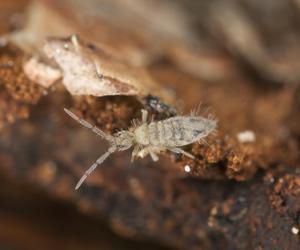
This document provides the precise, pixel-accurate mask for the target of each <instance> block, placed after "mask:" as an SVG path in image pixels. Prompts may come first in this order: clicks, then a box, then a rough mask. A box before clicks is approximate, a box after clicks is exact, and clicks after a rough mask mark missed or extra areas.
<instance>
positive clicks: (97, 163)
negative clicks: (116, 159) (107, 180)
mask: <svg viewBox="0 0 300 250" xmlns="http://www.w3.org/2000/svg"><path fill="white" fill-rule="evenodd" d="M115 151H116V148H115V147H111V148H109V149H108V151H107V152H105V153H104V154H103V155H101V156H100V157H99V158H98V159H97V161H95V163H94V164H93V165H92V166H91V167H90V168H89V169H88V170H87V171H85V173H84V175H83V176H82V177H81V178H80V180H79V181H78V182H77V184H76V187H75V190H77V189H78V188H79V187H80V186H81V184H82V183H83V182H84V181H85V179H86V178H87V177H88V176H89V175H90V174H91V173H92V172H93V171H94V170H95V169H96V168H97V167H98V165H100V164H101V163H102V162H104V160H105V159H106V158H107V157H108V156H109V155H110V154H112V153H113V152H115Z"/></svg>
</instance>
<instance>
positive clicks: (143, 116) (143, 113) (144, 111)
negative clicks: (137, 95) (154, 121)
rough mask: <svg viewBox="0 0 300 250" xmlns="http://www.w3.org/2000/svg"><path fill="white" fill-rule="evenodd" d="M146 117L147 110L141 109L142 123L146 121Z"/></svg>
mask: <svg viewBox="0 0 300 250" xmlns="http://www.w3.org/2000/svg"><path fill="white" fill-rule="evenodd" d="M147 119H148V111H147V110H146V109H142V123H147Z"/></svg>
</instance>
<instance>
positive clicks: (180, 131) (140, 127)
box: [64, 109, 217, 190]
mask: <svg viewBox="0 0 300 250" xmlns="http://www.w3.org/2000/svg"><path fill="white" fill-rule="evenodd" d="M64 110H65V112H66V113H67V114H68V115H70V116H71V117H72V118H73V119H74V120H76V121H77V122H79V123H80V124H81V125H83V126H85V127H87V128H89V129H91V130H92V131H93V132H94V133H96V134H97V135H99V136H100V137H102V138H104V139H105V140H107V141H108V142H109V144H110V147H109V149H108V150H107V152H105V153H104V154H103V155H102V156H100V157H99V158H98V159H97V161H96V162H95V163H94V164H93V165H92V166H91V167H90V168H89V169H88V170H87V171H86V172H85V173H84V175H83V176H82V177H81V179H80V180H79V182H78V183H77V185H76V187H75V189H76V190H77V189H78V188H79V187H80V186H81V184H82V183H83V182H84V181H85V179H86V178H87V177H88V176H89V175H90V174H91V173H92V172H93V171H94V170H95V169H96V167H97V166H98V165H100V164H101V163H102V162H103V161H104V160H105V159H106V158H107V157H108V156H109V155H110V154H112V153H114V152H116V151H124V150H127V149H129V148H130V147H132V146H133V147H134V149H133V152H132V156H131V161H133V160H134V159H135V158H136V157H137V156H138V157H141V158H143V157H145V156H146V155H148V154H150V156H151V158H152V160H153V161H157V160H158V156H157V153H160V152H161V151H165V150H169V151H171V152H174V153H177V154H183V155H186V156H188V157H190V158H192V159H194V158H195V157H194V156H193V155H191V154H190V153H188V152H186V151H184V150H182V149H181V148H179V147H181V146H185V145H188V144H191V143H194V142H197V141H198V142H203V140H204V139H203V138H204V137H206V136H207V135H208V134H209V133H211V132H213V131H215V130H216V128H217V122H216V121H215V120H214V119H210V118H204V117H201V116H196V115H191V116H175V117H171V118H168V119H165V120H162V121H152V122H150V123H147V118H148V112H147V111H146V110H144V109H143V110H142V121H141V122H140V121H136V120H134V121H133V127H132V128H130V129H129V130H122V131H120V132H117V133H116V134H114V135H113V136H112V135H109V134H106V133H104V132H103V131H101V130H100V129H99V128H97V127H96V126H93V125H91V124H90V123H88V122H87V121H85V120H83V119H80V118H78V117H77V116H76V115H75V114H74V113H72V112H71V111H69V110H67V109H64Z"/></svg>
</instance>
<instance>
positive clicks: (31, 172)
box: [0, 0, 300, 249]
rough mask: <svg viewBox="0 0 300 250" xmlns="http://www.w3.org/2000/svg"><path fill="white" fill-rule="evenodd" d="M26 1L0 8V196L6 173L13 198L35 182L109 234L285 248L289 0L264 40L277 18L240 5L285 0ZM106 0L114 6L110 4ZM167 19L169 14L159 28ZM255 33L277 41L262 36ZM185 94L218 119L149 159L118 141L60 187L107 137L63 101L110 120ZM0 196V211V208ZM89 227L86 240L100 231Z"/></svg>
mask: <svg viewBox="0 0 300 250" xmlns="http://www.w3.org/2000/svg"><path fill="white" fill-rule="evenodd" d="M19 2H20V3H19ZM25 2H26V1H25V0H24V2H22V3H21V0H20V1H18V0H14V1H12V3H15V4H16V5H17V6H19V7H14V8H15V10H16V13H19V15H20V16H19V17H18V18H16V19H14V22H17V23H14V25H13V27H11V26H10V25H9V23H10V22H8V21H7V15H4V16H6V18H5V21H6V23H7V25H6V26H5V27H2V26H3V25H4V24H3V23H1V25H0V29H1V32H2V34H4V33H6V35H5V36H4V39H1V44H0V46H1V47H0V96H1V98H0V100H1V101H0V110H1V112H0V113H1V114H0V172H1V176H3V177H5V178H7V181H8V182H10V183H12V185H7V184H4V185H5V187H6V186H7V190H6V188H2V189H1V192H2V195H1V197H6V201H7V200H9V199H8V197H10V194H12V193H14V192H11V191H12V190H13V189H14V188H13V187H12V186H17V187H20V186H22V185H25V186H26V187H27V188H26V187H24V189H23V188H17V189H18V192H20V193H21V194H20V195H22V196H23V197H24V200H23V199H19V198H16V197H11V199H12V200H13V199H14V200H21V201H24V204H26V200H27V201H28V200H30V204H35V202H36V201H35V200H36V194H32V193H31V192H28V190H29V189H30V190H36V189H39V190H42V192H43V195H42V196H41V198H40V199H38V200H42V199H43V196H49V197H52V198H53V199H55V202H68V204H69V206H70V208H66V209H64V210H63V211H62V213H63V214H67V213H68V211H71V210H72V209H73V210H75V209H77V210H78V211H79V212H78V213H76V214H77V215H76V216H75V215H74V216H75V217H76V218H79V217H80V220H82V221H84V223H83V224H80V225H81V226H82V227H84V232H92V231H93V229H94V228H95V227H97V226H101V225H102V224H101V223H99V221H98V219H99V218H101V219H104V221H105V223H106V224H107V225H109V226H110V227H111V228H112V229H113V230H114V231H115V232H117V233H118V234H120V235H122V236H125V237H128V238H131V239H133V240H137V239H141V238H143V239H147V240H151V241H152V242H156V243H159V244H163V245H167V246H168V247H170V248H172V249H173V248H181V249H276V248H280V249H281V248H287V249H298V247H299V239H300V238H299V228H300V221H299V211H300V207H299V199H300V196H299V195H300V191H299V190H300V181H299V180H300V176H299V163H300V158H299V148H300V145H299V135H300V132H299V117H300V116H299V106H300V105H299V103H300V102H299V85H298V84H297V83H294V81H297V79H298V77H299V70H298V63H296V64H294V63H293V62H294V61H293V57H291V55H292V54H294V55H295V58H296V57H297V53H296V51H297V46H291V47H289V46H285V45H286V44H292V43H293V42H292V41H298V40H297V39H298V38H297V34H298V33H297V32H298V31H295V33H294V34H293V35H291V36H288V34H291V33H289V32H290V31H292V30H293V29H294V26H293V25H291V23H292V20H294V17H298V14H296V13H295V16H294V17H289V18H288V19H286V20H287V22H286V23H287V26H288V27H289V29H288V30H289V31H286V32H285V33H284V34H285V35H283V36H282V37H281V38H280V39H278V41H277V40H274V34H276V33H277V32H278V31H279V30H280V29H281V28H282V27H283V26H280V25H279V26H272V25H271V24H270V23H269V22H266V21H263V20H264V18H263V17H261V16H259V17H258V18H256V19H255V18H249V16H248V15H247V14H246V13H248V14H249V15H250V16H251V15H253V13H254V12H255V11H253V10H256V9H262V10H264V9H265V7H266V6H267V7H270V6H271V7H272V6H273V7H272V8H271V9H270V11H269V12H268V13H269V14H268V15H270V16H272V15H273V16H276V13H278V12H277V11H278V10H280V9H282V10H284V11H283V17H284V16H287V13H288V12H287V11H286V10H287V9H289V8H290V7H287V5H286V4H285V3H282V6H281V7H280V5H276V4H274V1H267V2H266V3H261V4H255V3H256V1H248V2H247V4H245V3H244V5H243V4H241V3H242V2H243V1H242V0H241V1H235V3H233V2H231V1H223V2H222V5H221V3H216V1H211V2H209V3H208V2H207V3H204V2H203V3H201V2H199V1H189V2H182V1H155V3H156V4H157V5H158V6H161V10H162V12H161V13H160V14H159V15H158V16H156V15H155V12H153V11H152V12H151V14H149V13H148V12H147V10H149V9H151V8H153V6H152V7H151V5H149V4H150V2H149V1H147V0H144V1H132V2H131V1H130V3H129V1H122V3H121V2H119V1H105V0H102V1H96V2H95V1H92V0H90V1H85V2H84V3H82V1H78V2H77V1H73V3H72V1H58V0H57V1H56V0H54V1H53V0H52V1H50V0H43V1H39V2H35V3H33V4H32V3H29V2H28V3H26V4H25ZM174 2H176V4H177V5H176V7H175V5H174V7H172V8H169V7H168V6H173V4H174ZM287 2H288V3H291V2H290V1H287ZM17 3H19V4H20V5H18V4H17ZM1 4H3V3H2V2H1V3H0V12H1V6H2V5H1ZM160 4H161V5H160ZM25 6H27V7H28V10H29V12H28V13H29V15H27V14H25V13H26V11H25ZM96 6H97V8H96ZM99 6H100V7H102V8H103V9H102V8H101V10H100V11H97V10H98V8H99ZM199 6H200V7H201V8H200V7H199ZM220 6H224V8H220ZM251 6H252V7H251ZM295 6H296V4H295ZM113 7H115V10H116V13H118V14H116V13H115V14H116V15H111V13H112V12H110V11H109V10H111V9H114V8H113ZM250 7H251V8H250ZM5 8H7V7H5ZM5 8H3V9H5ZM157 8H158V7H157ZM104 10H107V11H104ZM171 10H174V12H173V11H171ZM222 10H224V13H223V14H224V15H222ZM268 10H269V9H268ZM296 10H297V9H295V12H296ZM126 11H127V12H126ZM199 11H202V12H204V13H205V14H206V15H203V16H202V15H201V16H200V15H199V14H197V13H198V12H199ZM9 13H12V11H10V12H9ZM76 13H77V14H76ZM126 13H127V14H126ZM128 13H129V14H128ZM257 13H258V12H257ZM262 13H265V12H263V11H262ZM297 13H298V12H297ZM257 15H258V14H257ZM143 16H144V18H142V17H143ZM273 16H272V17H273ZM54 17H55V18H54ZM137 17H139V18H137ZM155 17H156V18H157V19H155ZM167 17H168V20H169V23H166V24H165V25H162V27H161V28H160V27H159V25H158V24H159V23H160V22H163V21H166V19H164V18H167ZM151 18H152V19H153V20H151ZM203 18H205V20H203ZM220 18H221V19H220ZM222 18H223V19H224V18H225V19H224V20H223V19H222ZM18 20H22V21H19V23H18ZM23 20H26V21H24V23H23ZM51 20H52V21H53V22H52V21H51ZM172 20H173V21H172ZM222 20H223V21H224V22H223V21H222ZM272 20H274V22H275V23H277V24H282V20H283V19H282V18H279V19H272ZM135 22H138V24H137V25H136V26H135V25H134V23H135ZM176 23H180V24H181V25H178V26H176V27H175V28H172V27H173V25H172V24H176ZM227 24H228V25H227ZM259 24H260V25H259ZM47 27H48V28H47ZM145 27H146V28H145ZM151 27H152V28H151ZM186 27H188V28H187V29H185V28H186ZM271 27H273V28H274V29H273V30H272V29H271ZM22 28H23V29H22ZM182 29H185V30H184V31H183V30H182ZM264 29H265V30H266V32H263V30H264ZM91 30H92V31H95V32H91ZM8 31H12V32H13V33H10V34H7V32H8ZM238 31H240V32H238ZM178 32H179V33H178ZM181 32H182V33H181ZM236 33H238V34H239V36H235V35H236ZM74 34H78V36H77V39H76V36H74ZM260 34H261V35H260ZM268 34H269V35H268ZM48 36H49V37H48ZM47 37H48V40H47V39H46V38H47ZM223 37H225V39H221V38H223ZM268 37H269V38H270V40H268V43H271V44H272V46H271V47H272V48H273V49H274V51H277V53H276V55H275V54H272V51H270V50H268V49H266V47H267V45H266V44H267V42H266V41H267V38H268ZM285 37H286V40H285V39H284V38H285ZM288 38H289V39H288ZM45 42H46V43H45ZM272 42H273V43H272ZM252 45H253V46H252ZM281 45H282V47H281ZM280 48H281V49H280ZM282 48H286V52H287V54H285V53H284V51H285V49H282ZM284 55H287V57H284ZM276 57H277V58H279V60H278V61H276V60H274V58H276ZM269 62H270V63H269ZM278 65H279V66H278ZM280 65H281V66H282V65H284V67H283V66H282V67H281V66H280ZM249 66H250V69H251V70H250V71H249ZM205 67H206V70H205V69H204V68H205ZM245 69H248V70H246V71H245ZM214 72H215V74H214ZM258 79H259V80H258ZM262 79H264V80H263V83H266V82H268V83H280V84H277V85H276V84H270V85H268V84H261V83H262ZM264 81H265V82H264ZM283 81H286V84H283ZM61 83H62V84H61ZM74 94H76V95H74ZM199 103H202V104H203V106H208V107H210V111H209V112H211V113H213V114H214V115H215V117H217V119H218V127H219V129H218V133H217V134H216V135H213V136H211V137H209V138H208V140H207V143H206V144H201V145H199V144H197V143H195V144H192V145H187V146H186V147H184V148H183V149H184V150H185V151H186V152H188V153H189V154H192V155H194V156H195V159H189V158H188V157H186V156H178V155H177V154H173V153H170V152H165V153H164V154H163V155H162V157H161V158H160V160H159V161H158V162H155V163H153V162H152V161H151V160H149V159H148V158H144V159H138V160H136V161H135V162H133V163H130V154H129V153H126V152H118V153H116V154H115V155H114V157H113V158H110V159H107V160H106V161H105V162H104V163H103V164H102V165H101V166H100V167H99V168H98V169H97V170H96V171H95V172H94V174H93V175H92V176H90V178H88V179H87V180H86V185H84V186H82V188H81V189H79V190H78V191H76V192H75V191H74V186H75V185H76V182H77V181H78V178H80V176H81V175H82V172H84V170H85V168H86V166H89V164H91V163H92V162H93V160H94V159H95V158H96V157H97V156H98V155H99V154H101V153H103V152H105V149H106V148H107V147H106V145H105V142H102V141H99V138H95V137H93V135H91V134H90V133H88V132H86V131H85V130H84V129H82V128H81V127H79V126H76V125H74V123H73V122H72V121H70V119H68V117H67V116H66V115H65V113H64V112H63V108H65V107H67V108H70V109H71V110H72V111H74V112H75V113H76V115H78V116H80V117H82V118H83V119H85V120H87V121H88V122H90V123H92V124H95V125H97V126H98V127H99V129H101V130H102V131H104V132H105V133H107V134H114V133H116V132H117V131H119V130H122V129H127V128H128V127H130V125H131V124H130V123H131V121H132V120H133V119H137V118H139V117H140V110H141V109H146V110H148V112H149V113H150V116H153V119H154V120H155V121H156V120H164V119H168V118H170V117H173V116H179V115H181V113H182V112H181V111H179V110H183V113H184V114H186V113H187V112H188V111H189V110H191V108H193V107H195V106H197V105H198V104H199ZM7 181H6V182H5V183H8V182H7ZM22 187H23V186H22ZM25 194H28V195H27V196H26V195H25ZM29 197H31V198H29ZM38 197H40V196H38ZM58 200H59V201H58ZM49 203H52V201H49ZM36 204H37V207H38V206H39V204H38V203H36ZM55 204H56V203H55ZM12 206H13V207H14V205H12ZM3 207H4V205H0V216H1V214H2V216H5V215H7V212H5V211H6V210H5V209H3ZM35 209H37V208H36V207H34V209H33V211H35ZM46 209H47V208H46ZM50 210H51V208H49V211H50ZM1 211H2V212H1ZM3 211H4V212H3ZM79 214H81V215H79ZM31 216H32V214H31ZM44 216H50V213H49V214H47V213H45V214H44ZM81 216H82V217H81ZM54 217H55V216H54ZM83 217H84V218H83ZM86 217H89V218H91V219H87V218H86ZM18 218H20V220H21V216H20V217H18ZM29 218H30V217H29ZM55 219H56V218H53V221H56V220H55ZM1 221H2V222H3V221H4V223H5V224H4V226H3V225H2V224H1V226H0V232H1V233H0V239H1V236H2V235H5V236H7V238H9V237H12V238H11V240H6V241H7V242H8V243H11V244H12V242H18V244H17V245H18V246H19V245H22V244H21V243H19V242H26V243H27V244H29V245H30V246H33V245H32V244H31V243H30V242H31V241H30V237H32V235H36V234H33V233H32V234H31V233H30V232H33V231H31V230H29V231H28V232H29V233H28V234H26V239H25V237H23V238H20V236H19V235H17V234H16V233H14V230H8V229H9V228H14V227H15V225H23V224H22V223H16V224H14V227H9V225H12V224H9V223H10V222H9V221H8V220H7V219H6V220H1ZM24 221H26V220H24ZM91 221H93V222H91ZM24 223H25V222H24ZM31 223H35V222H34V220H33V221H31ZM44 223H45V224H43V225H48V224H47V223H46V222H44ZM93 223H94V224H93ZM92 224H93V226H92V227H89V225H92ZM27 225H32V224H30V223H28V224H27ZM59 225H60V224H59ZM30 228H31V227H30ZM74 228H76V226H74ZM93 232H94V231H93ZM58 234H59V232H58ZM51 235H52V234H51ZM76 235H78V234H76ZM83 235H86V234H83ZM18 237H19V238H18ZM51 237H53V239H52V240H49V241H47V240H45V241H47V242H51V244H53V246H56V247H57V244H56V243H57V242H62V241H63V242H65V239H67V238H68V237H67V236H65V235H64V236H61V235H60V237H59V239H60V240H59V241H57V238H56V237H58V236H53V235H52V236H51ZM78 237H80V236H78ZM38 238H39V239H40V238H43V237H42V236H41V237H38ZM45 239H48V238H47V237H45ZM68 239H69V238H68ZM89 239H91V238H89ZM6 241H5V242H6ZM70 241H71V242H73V243H74V242H76V244H75V243H74V246H76V247H77V248H73V249H86V248H85V247H84V246H83V244H82V242H85V239H81V238H80V239H79V238H78V239H77V240H76V241H72V240H70ZM88 241H89V244H90V245H88V246H90V247H91V249H93V248H99V247H100V245H99V244H100V243H99V242H98V241H97V242H95V243H93V240H88ZM1 242H2V241H1ZM41 242H42V241H39V242H38V243H39V244H42V243H41ZM77 243H78V244H77ZM51 244H49V245H51ZM103 244H104V245H103V247H104V248H105V249H109V248H108V247H110V246H108V245H109V243H108V242H106V243H103ZM124 244H125V243H124ZM141 244H143V243H141ZM144 245H145V246H147V245H148V244H146V243H144V244H143V246H142V248H144ZM9 246H10V245H9ZM37 246H40V245H38V244H37ZM51 246H52V245H51ZM62 246H65V245H63V244H62ZM101 246H102V245H101ZM0 247H1V243H0ZM134 247H136V248H137V249H139V248H141V247H140V245H138V246H137V245H136V246H134ZM128 248H129V249H130V248H131V247H130V246H128Z"/></svg>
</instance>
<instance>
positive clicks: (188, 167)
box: [184, 165, 191, 173]
mask: <svg viewBox="0 0 300 250" xmlns="http://www.w3.org/2000/svg"><path fill="white" fill-rule="evenodd" d="M184 171H185V172H187V173H189V172H191V167H190V166H189V165H185V166H184Z"/></svg>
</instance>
